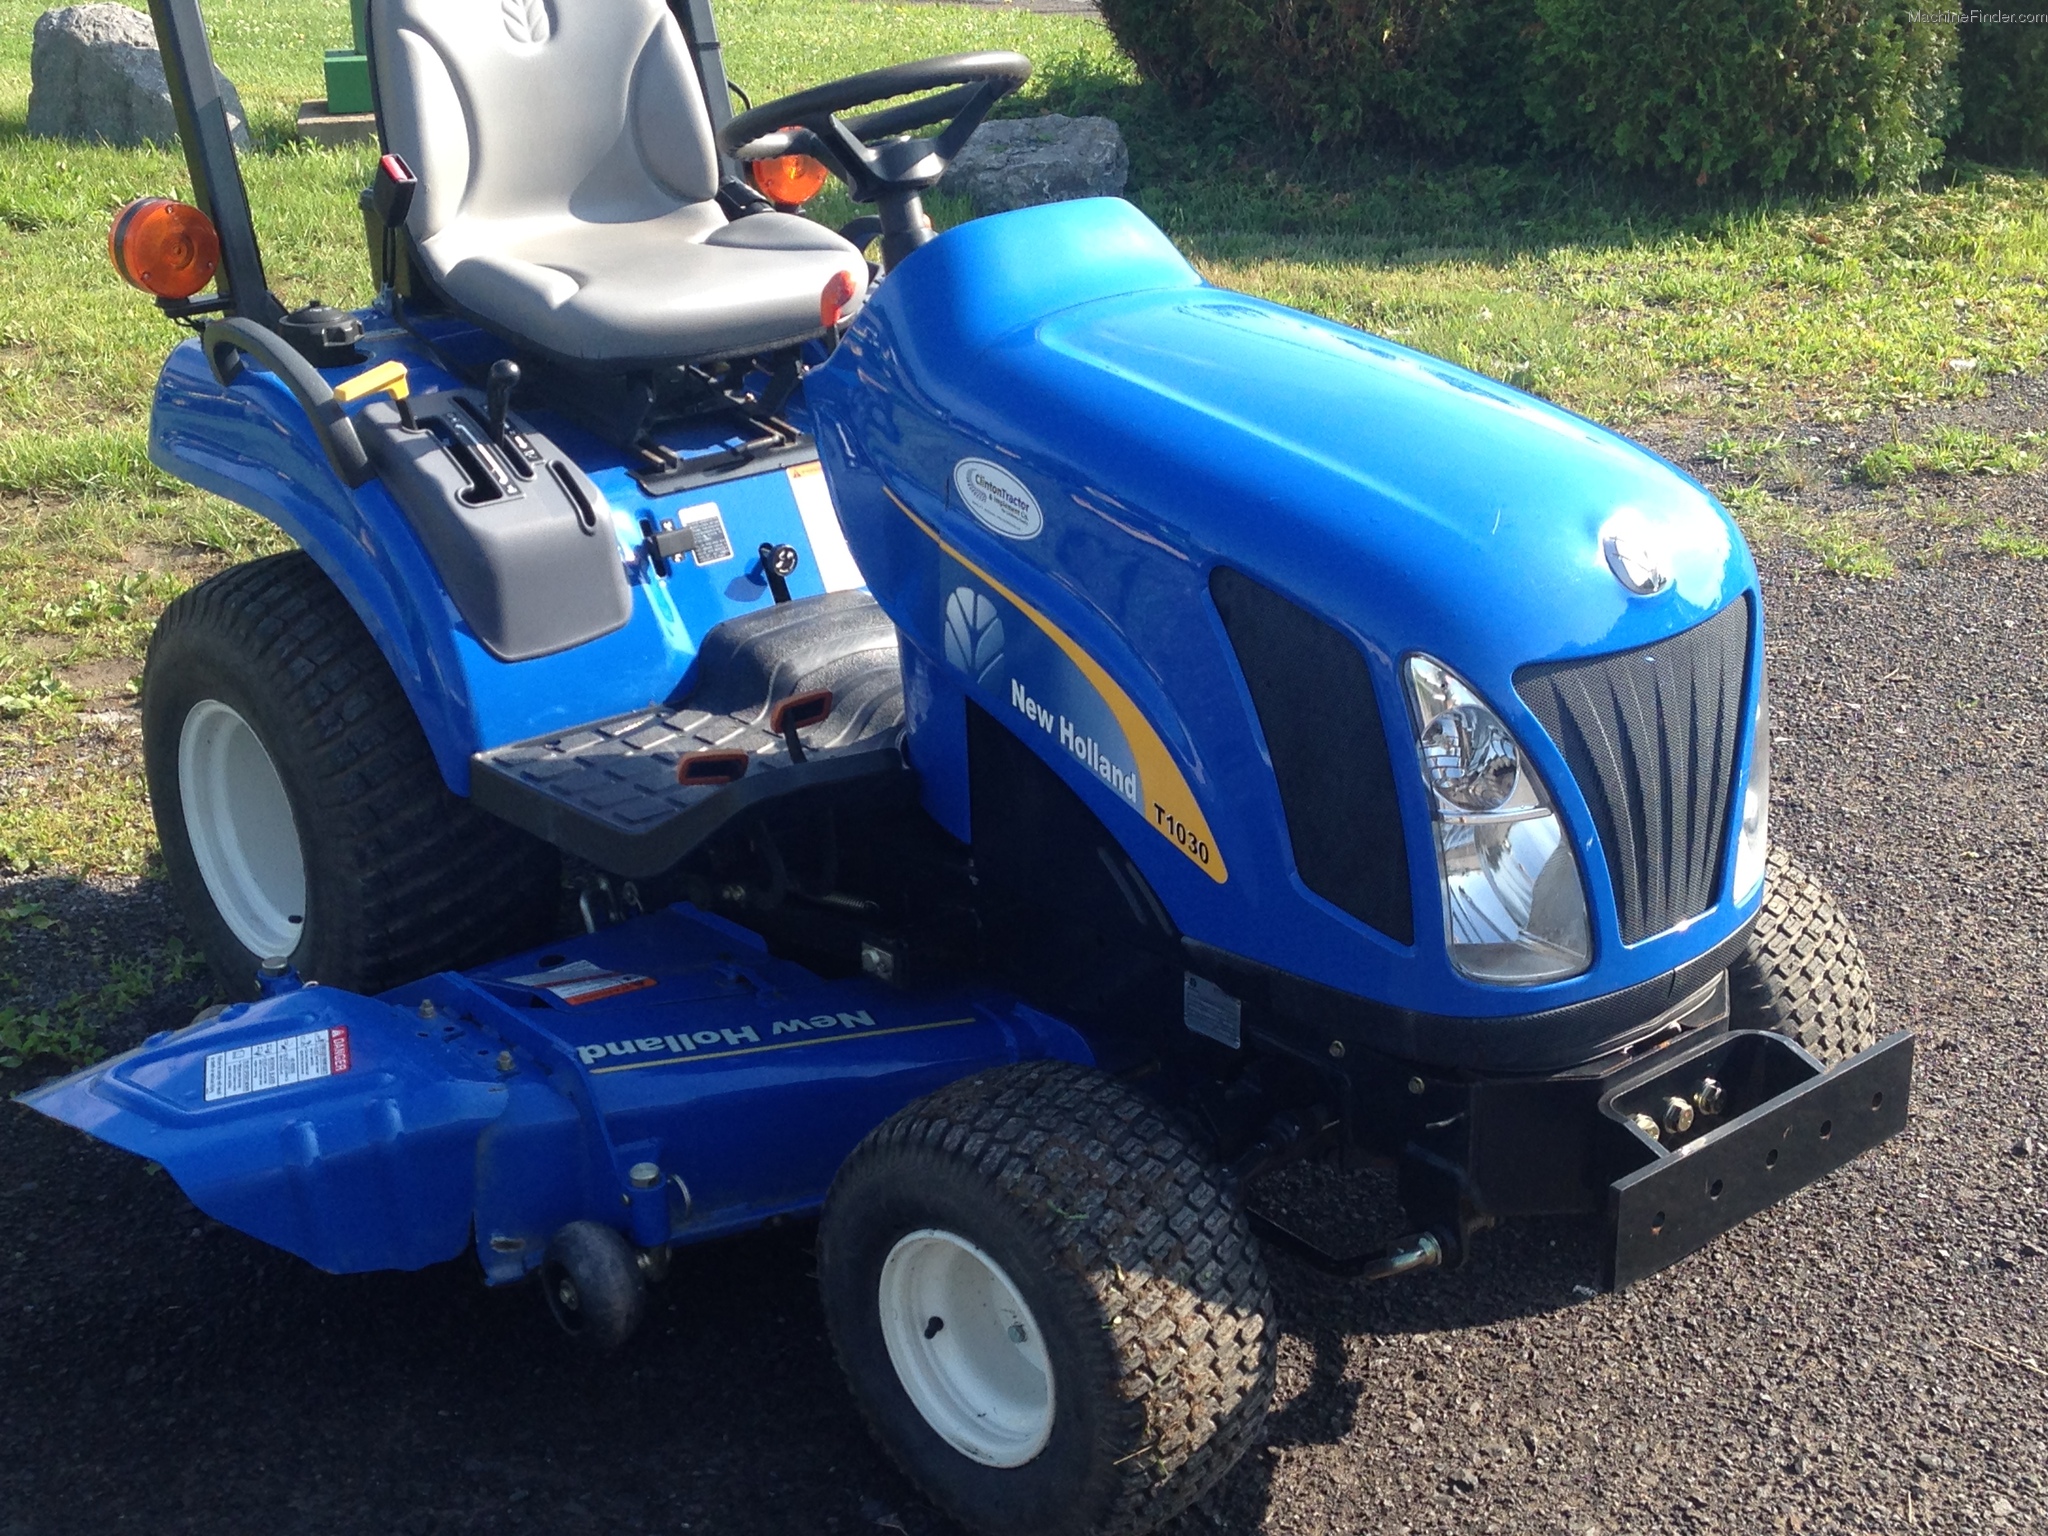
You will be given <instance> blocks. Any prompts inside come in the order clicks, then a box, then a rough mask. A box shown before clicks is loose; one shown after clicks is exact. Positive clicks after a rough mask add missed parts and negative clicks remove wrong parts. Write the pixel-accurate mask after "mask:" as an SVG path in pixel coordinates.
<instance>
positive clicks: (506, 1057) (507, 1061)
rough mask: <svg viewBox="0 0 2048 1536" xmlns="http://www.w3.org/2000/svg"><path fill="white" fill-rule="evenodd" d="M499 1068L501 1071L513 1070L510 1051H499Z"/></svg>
mask: <svg viewBox="0 0 2048 1536" xmlns="http://www.w3.org/2000/svg"><path fill="white" fill-rule="evenodd" d="M498 1070H499V1071H500V1072H510V1071H511V1070H512V1053H511V1052H510V1051H500V1052H498Z"/></svg>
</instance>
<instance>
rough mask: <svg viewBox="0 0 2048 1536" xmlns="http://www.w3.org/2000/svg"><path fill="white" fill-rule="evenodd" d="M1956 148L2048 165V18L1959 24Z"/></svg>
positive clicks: (1984, 157) (1998, 159)
mask: <svg viewBox="0 0 2048 1536" xmlns="http://www.w3.org/2000/svg"><path fill="white" fill-rule="evenodd" d="M1956 76H1957V79H1958V82H1959V84H1960V85H1961V87H1962V106H1961V111H1960V113H1959V118H1960V130H1959V132H1958V133H1957V134H1956V140H1955V142H1956V148H1958V149H1960V150H1962V151H1963V152H1964V153H1965V154H1968V155H1971V156H1973V157H1974V158H1976V159H1979V160H1990V161H1994V162H1996V163H1999V164H2007V165H2011V164H2027V165H2037V166H2042V167H2044V168H2048V22H2032V23H2028V24H2024V25H2022V24H2020V23H2017V22H2007V23H2004V24H1999V23H1994V22H1988V21H1978V22H1974V23H1972V24H1971V25H1969V26H1967V27H1965V28H1964V29H1963V51H1962V57H1961V59H1960V60H1958V61H1957V65H1956Z"/></svg>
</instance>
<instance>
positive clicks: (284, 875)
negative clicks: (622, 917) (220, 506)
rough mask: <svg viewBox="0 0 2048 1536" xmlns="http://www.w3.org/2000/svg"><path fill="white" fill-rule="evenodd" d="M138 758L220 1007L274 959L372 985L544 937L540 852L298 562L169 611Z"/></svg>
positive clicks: (239, 573)
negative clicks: (459, 772) (498, 816)
mask: <svg viewBox="0 0 2048 1536" xmlns="http://www.w3.org/2000/svg"><path fill="white" fill-rule="evenodd" d="M142 746H143V764H144V768H145V770H146V772H147V774H148V778H149V798H150V805H151V808H152V810H153V811H154V812H155V815H156V826H157V836H158V838H159V840H160V841H161V842H162V844H163V851H164V864H165V866H166V868H167V869H168V872H169V874H170V879H171V887H172V889H173V891H174V892H175V893H176V895H177V897H178V904H179V907H180V908H181V910H182V911H183V913H184V916H185V920H186V923H187V924H188V926H189V927H190V928H191V929H192V931H193V934H194V936H195V937H196V938H197V939H198V940H199V942H200V944H201V946H202V947H203V948H204V949H205V951H206V956H207V959H208V960H209V961H210V962H211V963H212V965H213V969H214V972H215V974H216V975H217V976H218V977H219V978H220V981H221V982H222V984H223V985H224V986H225V987H227V988H228V989H229V991H230V992H231V993H232V994H233V995H234V996H237V997H246V996H248V995H250V993H251V992H252V991H253V990H254V982H255V976H256V970H257V967H258V965H260V964H261V963H262V961H264V960H266V959H269V958H272V957H277V958H281V959H286V960H289V961H291V963H292V964H293V965H294V966H295V967H296V968H297V970H298V972H299V974H300V975H301V976H302V977H304V978H305V979H306V980H308V981H320V982H324V983H326V984H328V985H330V986H342V987H350V988H353V989H355V990H357V991H362V992H378V991H382V990H383V989H384V988H386V987H390V986H394V985H396V984H398V983H399V982H403V981H410V980H412V979H413V978H415V977H417V976H423V975H425V974H427V973H428V972H430V971H436V970H441V969H444V968H446V967H450V966H456V965H464V964H469V963H472V962H474V961H476V960H479V959H483V958H486V957H487V956H489V955H492V954H506V953H510V952H512V951H514V950H517V949H520V948H523V947H525V946H527V945H529V944H534V943H538V942H540V941H541V940H542V939H544V938H545V937H546V930H547V926H548V924H549V922H550V921H551V919H552V917H553V913H554V906H555V900H556V889H557V884H558V878H559V876H558V871H559V863H558V860H557V856H556V854H555V852H554V850H553V849H552V848H549V847H548V846H547V845H545V844H543V843H541V842H539V841H537V840H535V839H533V838H531V837H528V836H527V835H526V834H525V833H523V832H520V831H518V830H516V829H514V828H512V827H510V826H507V825H506V824H504V823H502V822H499V821H496V820H494V819H493V818H491V817H489V816H486V815H485V814H484V813H483V812H481V811H479V810H477V809H476V808H475V807H474V806H472V805H471V804H470V803H469V802H468V801H466V800H462V799H458V798H457V797H456V796H455V795H453V794H451V793H450V792H449V790H448V787H447V785H446V784H444V783H443V782H442V780H441V775H440V772H439V770H438V769H437V768H436V767H435V764H434V757H433V753H432V751H431V750H430V749H429V747H428V745H427V741H426V737H425V735H424V734H423V733H422V732H421V730H420V725H419V721H418V719H417V718H416V717H415V716H414V714H413V711H412V706H411V704H410V703H409V702H408V701H407V700H406V697H405V694H404V692H403V690H401V689H400V687H399V685H398V679H397V678H396V677H395V676H393V675H392V672H391V668H390V666H389V665H388V664H387V663H386V662H385V660H384V655H383V652H381V651H380V650H379V649H378V648H377V644H376V642H375V641H374V640H373V639H371V638H370V634H369V631H368V630H366V629H364V628H363V625H362V621H361V620H360V619H358V618H357V617H356V615H355V611H354V610H353V609H351V608H350V607H349V605H348V602H347V600H346V599H345V598H343V597H342V595H341V593H340V592H339V591H338V590H337V589H336V588H335V586H334V585H333V583H332V582H330V581H328V579H327V578H326V576H325V575H323V574H322V573H321V571H320V568H319V567H318V566H317V565H315V564H314V563H313V561H312V558H311V557H310V556H308V555H306V554H304V553H301V552H297V551H294V552H292V553H290V554H283V555H273V556H271V557H270V558H268V559H264V560H256V561H252V562H250V563H249V564H247V565H239V566H235V567H234V568H232V569H230V570H227V571H224V572H222V573H221V574H220V575H218V576H216V577H214V578H213V579H212V580H210V581H207V582H204V583H202V584H201V585H199V586H197V587H194V588H193V589H192V590H191V591H189V592H187V593H185V594H184V595H183V596H181V597H179V598H178V599H177V601H175V602H173V603H172V604H171V605H170V607H169V608H167V609H166V610H165V611H164V616H163V618H162V619H161V620H160V621H159V623H158V624H157V628H156V634H155V635H154V636H153V637H152V638H151V640H150V646H149V660H148V663H147V665H146V667H145V669H144V672H143V682H142Z"/></svg>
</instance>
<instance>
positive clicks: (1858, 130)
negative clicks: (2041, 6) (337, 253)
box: [1529, 0, 1955, 187]
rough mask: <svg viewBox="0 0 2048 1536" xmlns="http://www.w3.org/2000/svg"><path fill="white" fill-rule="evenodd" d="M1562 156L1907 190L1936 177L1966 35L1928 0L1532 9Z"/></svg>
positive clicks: (1539, 63)
mask: <svg viewBox="0 0 2048 1536" xmlns="http://www.w3.org/2000/svg"><path fill="white" fill-rule="evenodd" d="M1535 3H1536V9H1537V13H1538V15H1539V17H1540V18H1541V27H1540V30H1539V31H1538V33H1537V36H1536V39H1535V48H1534V51H1535V60H1534V71H1535V77H1536V79H1537V81H1538V82H1539V83H1538V84H1537V86H1536V87H1535V88H1534V89H1532V91H1531V94H1530V101H1529V104H1530V110H1531V113H1532V114H1533V115H1534V116H1535V118H1536V119H1537V121H1538V122H1539V123H1541V124H1542V127H1543V130H1544V137H1545V139H1546V140H1547V142H1549V143H1550V144H1552V145H1553V146H1557V147H1566V148H1572V149H1578V150H1582V151H1584V152H1586V153H1588V154H1590V155H1592V156H1593V157H1594V158H1595V159H1598V160H1602V161H1605V162H1607V163H1609V164H1612V165H1617V166H1621V167H1625V168H1630V169H1637V168H1640V169H1644V170H1650V171H1654V172H1657V173H1658V174H1660V175H1664V176H1668V177H1673V178H1679V179H1684V180H1689V181H1694V182H1697V183H1699V184H1700V185H1702V186H1704V185H1707V184H1708V183H1711V182H1725V181H1738V182H1744V183H1751V184H1754V185H1758V186H1765V187H1769V186H1776V185H1778V184H1780V183H1783V182H1788V181H1789V182H1826V181H1835V180H1846V181H1849V182H1852V183H1854V184H1855V185H1857V186H1867V185H1872V184H1875V185H1879V186H1896V185H1899V184H1901V183H1904V182H1908V181H1911V180H1912V179H1913V178H1914V177H1916V176H1918V175H1919V174H1920V173H1921V172H1922V171H1924V170H1926V169H1927V168H1928V167H1929V166H1931V165H1933V164H1934V163H1935V162H1936V161H1937V160H1938V159H1939V158H1940V157H1941V152H1942V142H1941V140H1940V139H1939V138H1938V137H1936V135H1937V134H1938V133H1939V131H1940V128H1941V125H1942V123H1943V122H1944V120H1945V119H1946V117H1947V115H1948V110H1949V106H1950V103H1951V101H1952V99H1953V86H1952V84H1951V83H1950V81H1949V79H1948V75H1947V69H1948V63H1949V59H1950V58H1951V56H1952V54H1953V51H1954V46H1955V29H1954V28H1953V27H1951V26H1948V25H1945V24H1941V23H1937V22H1934V21H1931V20H1929V21H1922V20H1920V19H1918V15H1917V13H1918V11H1919V9H1920V6H1921V4H1922V3H1923V0H1692V3H1689V4H1684V5H1673V4H1671V3H1670V0H1535Z"/></svg>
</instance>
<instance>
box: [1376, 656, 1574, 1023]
mask: <svg viewBox="0 0 2048 1536" xmlns="http://www.w3.org/2000/svg"><path fill="white" fill-rule="evenodd" d="M1407 675H1408V693H1409V697H1410V698H1411V699H1412V700H1413V701H1414V705H1415V750H1416V756H1417V757H1418V758H1419V759H1420V761H1421V764H1422V776H1423V779H1424V781H1425V782H1426V783H1427V784H1428V785H1429V789H1430V799H1431V802H1432V805H1431V808H1432V810H1433V812H1434V817H1433V819H1434V822H1435V828H1436V862H1437V874H1438V877H1439V879H1440V880H1441V882H1442V885H1443V893H1444V930H1445V933H1446V936H1447V940H1448V944H1449V949H1450V957H1451V964H1452V965H1453V966H1454V967H1456V968H1457V970H1458V971H1459V972H1460V973H1461V974H1462V975H1466V976H1469V977H1471V978H1472V979H1473V980H1474V981H1489V982H1502V983H1506V984H1509V985H1516V986H1529V985H1533V984H1534V983H1536V982H1539V981H1561V980H1562V979H1564V978H1565V977H1567V976H1576V975H1578V974H1579V972H1581V971H1583V970H1584V969H1585V968H1586V967H1587V965H1588V964H1590V963H1591V961H1592V958H1593V944H1592V938H1591V934H1590V930H1589V926H1588V923H1587V921H1586V892H1585V887H1584V885H1583V884H1582V883H1581V882H1580V880H1579V869H1578V864H1577V862H1576V861H1575V860H1574V859H1573V857H1572V850H1571V847H1570V846H1569V845H1568V844H1567V843H1566V842H1565V839H1564V828H1563V826H1562V825H1561V824H1560V823H1559V821H1558V819H1557V812H1556V811H1555V810H1554V809H1553V808H1552V806H1551V803H1550V795H1549V792H1548V791H1547V790H1546V789H1545V788H1544V787H1543V780H1542V779H1541V778H1540V777H1539V776H1538V775H1537V773H1536V770H1535V769H1534V768H1532V767H1531V766H1530V765H1529V764H1528V762H1527V761H1525V759H1524V757H1523V754H1522V750H1521V748H1520V747H1519V746H1518V745H1517V744H1516V742H1515V738H1514V736H1513V735H1512V734H1511V733H1510V732H1509V731H1508V728H1507V726H1506V725H1505V724H1504V723H1503V722H1502V721H1501V718H1500V716H1498V715H1496V714H1495V713H1494V712H1493V711H1492V710H1491V709H1489V708H1487V707H1486V705H1484V704H1483V703H1481V702H1480V700H1479V696H1478V695H1477V694H1475V693H1474V692H1473V691H1472V689H1471V688H1470V687H1469V686H1467V684H1466V683H1465V681H1464V679H1463V678H1461V677H1459V676H1458V675H1457V674H1456V673H1455V672H1453V671H1451V669H1450V668H1448V667H1446V666H1445V665H1444V664H1443V663H1442V662H1440V661H1436V660H1434V659H1432V658H1430V657H1428V656H1414V657H1410V658H1409V661H1408V667H1407Z"/></svg>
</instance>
